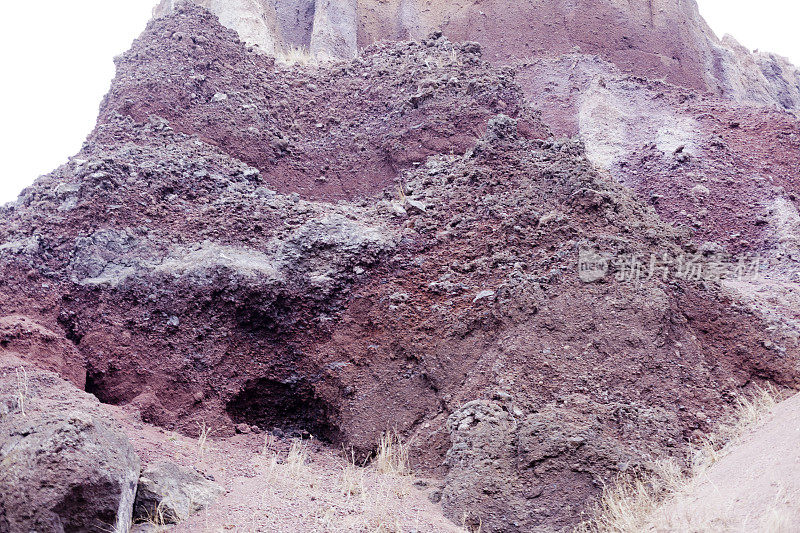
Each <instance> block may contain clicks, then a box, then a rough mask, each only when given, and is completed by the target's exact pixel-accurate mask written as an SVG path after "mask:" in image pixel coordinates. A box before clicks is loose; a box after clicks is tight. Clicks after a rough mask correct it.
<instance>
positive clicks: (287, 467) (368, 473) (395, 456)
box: [254, 432, 425, 533]
mask: <svg viewBox="0 0 800 533" xmlns="http://www.w3.org/2000/svg"><path fill="white" fill-rule="evenodd" d="M256 461H257V462H258V463H259V464H260V465H262V468H264V467H265V468H266V471H267V474H268V475H267V477H266V481H267V483H266V487H265V489H264V490H263V492H262V502H261V505H260V507H261V508H262V509H270V508H274V506H276V505H277V506H279V507H281V508H287V509H291V508H304V509H306V511H305V513H306V514H308V513H310V515H311V516H313V517H315V519H316V521H317V523H319V524H320V525H321V526H322V528H323V530H324V531H368V532H375V533H378V532H380V533H402V532H404V531H410V530H413V529H417V530H420V531H423V530H425V528H424V527H423V526H422V525H421V524H417V523H415V517H413V516H409V512H408V510H407V507H408V503H407V502H408V501H409V500H408V499H409V498H410V496H411V494H412V491H413V490H414V489H413V483H414V481H415V480H414V478H413V477H412V476H411V474H410V469H409V466H408V447H407V445H406V444H404V443H403V442H402V441H401V439H400V437H399V436H398V435H397V434H396V433H395V432H388V433H386V434H384V435H383V437H382V438H381V440H380V442H379V443H378V447H377V451H376V454H375V456H374V457H373V459H372V461H371V462H370V463H369V464H368V465H367V466H363V465H358V464H356V461H355V454H354V453H352V452H350V454H349V457H348V460H347V461H345V462H342V463H341V464H340V465H339V466H338V467H335V468H334V469H331V468H330V466H328V467H323V466H322V465H316V466H315V465H314V463H313V462H312V460H311V454H310V452H309V447H308V445H307V443H306V442H303V441H299V440H296V441H293V442H292V443H291V445H290V447H289V450H288V451H285V452H280V451H278V450H276V443H275V442H274V441H271V442H270V441H269V440H267V441H265V445H264V447H263V450H262V452H261V453H259V454H258V456H257V458H256ZM417 512H418V511H417ZM416 519H418V517H417V518H416ZM254 521H258V519H257V518H254Z"/></svg>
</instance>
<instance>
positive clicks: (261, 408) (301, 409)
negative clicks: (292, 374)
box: [226, 378, 339, 442]
mask: <svg viewBox="0 0 800 533" xmlns="http://www.w3.org/2000/svg"><path fill="white" fill-rule="evenodd" d="M226 410H227V412H228V415H229V416H230V417H231V419H233V421H234V422H236V423H237V424H240V423H245V424H248V425H255V426H258V427H259V428H261V429H263V430H265V431H274V430H275V429H278V430H280V431H282V432H283V433H284V434H285V435H287V436H290V437H307V436H310V435H313V436H314V437H315V438H317V439H320V440H323V441H326V442H337V441H338V440H339V430H338V428H337V427H336V426H335V425H334V424H333V423H332V422H331V418H330V416H331V412H332V409H331V407H330V406H329V405H328V404H327V403H326V402H325V401H323V400H322V399H320V398H318V397H317V396H316V395H315V393H314V390H313V388H312V387H311V386H310V385H309V384H308V383H306V382H303V381H277V380H274V379H269V378H261V379H257V380H253V381H251V382H249V383H247V384H246V385H245V386H244V388H243V389H242V390H241V391H240V392H239V393H238V394H237V395H236V396H234V397H233V399H232V400H231V401H229V402H228V404H227V406H226Z"/></svg>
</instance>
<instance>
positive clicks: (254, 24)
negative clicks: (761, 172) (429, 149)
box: [156, 0, 800, 109]
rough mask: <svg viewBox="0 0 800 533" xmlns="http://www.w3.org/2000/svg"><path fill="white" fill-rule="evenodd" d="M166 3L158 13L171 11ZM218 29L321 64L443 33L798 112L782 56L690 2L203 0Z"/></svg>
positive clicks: (502, 50)
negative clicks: (580, 59) (733, 33)
mask: <svg viewBox="0 0 800 533" xmlns="http://www.w3.org/2000/svg"><path fill="white" fill-rule="evenodd" d="M172 2H173V0H164V1H163V2H162V4H161V5H160V6H159V7H158V8H157V9H156V14H163V13H166V12H168V11H169V6H170V5H172ZM198 3H200V4H201V5H204V6H206V7H208V8H209V9H211V10H212V11H214V12H215V13H217V14H218V15H219V16H220V20H221V22H222V23H223V24H224V25H226V26H228V27H229V28H233V29H235V30H237V31H238V32H239V35H240V37H241V38H242V39H243V40H244V41H247V42H249V43H251V44H258V45H259V46H260V47H262V49H264V50H266V51H268V52H270V51H272V50H274V49H275V48H276V43H277V46H278V48H285V47H291V46H301V47H306V48H308V49H310V51H311V53H312V54H313V55H315V56H316V57H319V58H326V59H330V58H333V59H347V58H351V57H354V56H355V54H356V52H357V50H358V49H359V48H364V47H366V46H368V45H370V44H372V43H374V42H376V41H379V40H382V39H390V40H402V39H422V38H424V37H425V36H426V35H427V34H428V33H430V32H431V31H434V30H438V29H440V30H442V31H444V33H445V35H446V36H448V37H449V38H450V39H452V40H454V41H476V42H479V43H480V44H481V45H482V46H483V47H484V50H485V53H486V57H487V58H488V59H491V60H495V61H503V62H513V61H515V60H520V59H525V58H530V57H535V56H540V55H542V54H564V53H568V52H574V51H576V50H579V51H581V52H583V53H588V54H597V55H600V56H603V57H604V58H606V59H608V60H609V61H611V62H612V63H614V64H615V65H617V66H618V67H619V68H620V69H621V70H622V71H624V72H627V73H631V74H635V75H638V76H643V77H646V78H650V79H664V80H666V81H668V82H670V83H673V84H676V85H680V86H684V87H689V88H693V89H701V90H708V91H711V92H714V93H716V94H719V95H722V96H725V97H728V98H732V99H735V100H739V101H746V102H754V103H759V104H766V105H777V106H780V107H782V108H785V109H795V108H797V107H798V105H800V71H798V69H797V68H796V67H794V66H793V65H791V64H790V63H789V62H788V61H786V60H785V59H783V58H779V57H776V56H774V55H770V54H764V53H751V52H749V51H748V50H746V49H744V48H743V47H742V46H741V45H739V44H738V43H736V42H735V41H733V40H732V39H730V38H726V39H723V40H722V41H720V40H719V39H717V37H716V36H715V35H714V34H713V32H712V31H711V29H710V28H709V27H708V26H707V25H706V23H705V21H704V20H703V19H702V17H701V16H700V14H699V12H698V9H697V4H696V3H695V2H694V1H688V2H678V1H676V0H657V1H653V0H648V1H644V0H640V1H634V2H630V1H628V0H592V1H590V2H509V1H506V0H490V1H487V2H475V1H474V0H457V1H455V2H453V1H447V2H445V1H439V0H437V1H434V2H430V1H427V2H421V1H419V0H388V1H386V0H380V1H378V0H361V1H357V0H316V1H313V0H304V1H301V0H293V1H291V2H287V1H286V0H260V1H258V2H255V1H253V2H244V1H242V0H236V1H233V2H219V1H212V0H201V1H199V2H198Z"/></svg>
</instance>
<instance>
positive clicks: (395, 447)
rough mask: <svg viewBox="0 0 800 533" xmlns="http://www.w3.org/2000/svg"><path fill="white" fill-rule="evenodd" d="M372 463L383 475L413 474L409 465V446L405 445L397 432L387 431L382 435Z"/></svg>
mask: <svg viewBox="0 0 800 533" xmlns="http://www.w3.org/2000/svg"><path fill="white" fill-rule="evenodd" d="M372 463H373V464H374V465H375V468H376V469H377V470H378V472H380V473H381V474H390V475H395V476H406V475H409V474H410V473H411V469H410V468H409V464H408V445H406V444H404V443H403V441H402V439H401V438H400V435H398V434H397V431H387V432H386V433H384V434H383V435H381V438H380V441H378V450H377V452H376V454H375V459H374V460H373V461H372Z"/></svg>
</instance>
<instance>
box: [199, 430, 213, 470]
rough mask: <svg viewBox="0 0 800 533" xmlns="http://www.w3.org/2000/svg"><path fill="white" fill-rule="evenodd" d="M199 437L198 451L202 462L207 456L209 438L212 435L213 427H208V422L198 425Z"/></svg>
mask: <svg viewBox="0 0 800 533" xmlns="http://www.w3.org/2000/svg"><path fill="white" fill-rule="evenodd" d="M197 429H198V436H197V451H198V455H199V460H200V461H202V460H203V457H204V456H205V453H206V449H207V448H208V436H209V435H210V434H211V431H212V429H211V427H210V426H207V425H206V421H205V420H202V421H200V422H198V423H197Z"/></svg>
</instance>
